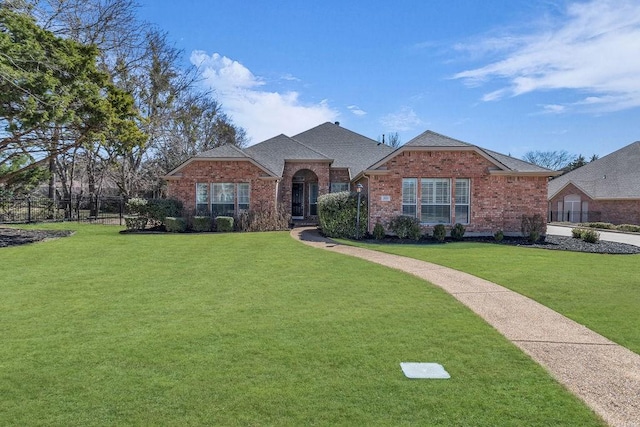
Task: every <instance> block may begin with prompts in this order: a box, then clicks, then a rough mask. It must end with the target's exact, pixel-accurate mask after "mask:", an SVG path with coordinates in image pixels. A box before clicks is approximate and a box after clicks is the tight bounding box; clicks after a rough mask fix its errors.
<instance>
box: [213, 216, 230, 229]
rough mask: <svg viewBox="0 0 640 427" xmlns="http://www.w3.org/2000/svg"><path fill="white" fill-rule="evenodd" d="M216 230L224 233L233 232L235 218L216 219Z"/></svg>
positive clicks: (220, 217)
mask: <svg viewBox="0 0 640 427" xmlns="http://www.w3.org/2000/svg"><path fill="white" fill-rule="evenodd" d="M216 230H217V231H220V232H222V233H228V232H229V231H233V217H231V216H218V217H216Z"/></svg>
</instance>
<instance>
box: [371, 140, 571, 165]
mask: <svg viewBox="0 0 640 427" xmlns="http://www.w3.org/2000/svg"><path fill="white" fill-rule="evenodd" d="M415 150H438V151H447V150H451V151H461V150H462V151H475V152H476V153H478V154H479V155H481V156H482V157H484V158H486V159H487V160H489V161H490V162H491V163H493V164H494V166H495V167H494V168H493V169H491V171H490V173H495V174H522V175H527V174H528V175H542V176H554V175H557V174H559V172H556V171H552V170H550V169H546V168H543V167H540V166H538V165H534V164H532V163H529V162H525V161H524V160H520V159H516V158H515V157H511V156H507V155H505V154H500V153H497V152H495V151H491V150H487V149H485V148H482V147H478V146H477V145H473V144H469V143H467V142H464V141H460V140H458V139H454V138H450V137H448V136H445V135H441V134H439V133H436V132H433V131H430V130H428V131H426V132H423V133H421V134H420V135H418V136H416V137H415V138H413V139H412V140H411V141H409V142H407V143H406V144H404V145H403V146H402V147H400V148H398V149H397V150H396V151H395V152H394V153H393V154H391V155H389V156H387V157H386V158H384V159H381V160H380V161H379V162H377V163H375V164H373V166H371V169H375V168H378V167H380V166H381V165H382V164H384V163H386V162H387V161H389V160H390V159H391V158H393V157H395V156H396V155H398V154H400V153H402V152H405V151H415Z"/></svg>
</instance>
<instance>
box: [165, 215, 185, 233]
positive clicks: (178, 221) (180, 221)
mask: <svg viewBox="0 0 640 427" xmlns="http://www.w3.org/2000/svg"><path fill="white" fill-rule="evenodd" d="M164 221H165V223H164V226H165V228H166V229H167V231H169V232H171V233H184V232H185V231H186V230H187V221H186V220H185V219H184V218H182V217H172V216H168V217H166V218H165V219H164Z"/></svg>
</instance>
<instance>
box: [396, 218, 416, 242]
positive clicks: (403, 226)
mask: <svg viewBox="0 0 640 427" xmlns="http://www.w3.org/2000/svg"><path fill="white" fill-rule="evenodd" d="M389 229H390V230H391V231H392V232H393V233H395V235H396V236H398V237H399V238H401V239H407V238H409V239H412V240H419V239H420V236H421V231H420V221H418V218H415V217H412V216H406V215H399V216H397V217H395V218H393V219H392V220H391V222H390V223H389Z"/></svg>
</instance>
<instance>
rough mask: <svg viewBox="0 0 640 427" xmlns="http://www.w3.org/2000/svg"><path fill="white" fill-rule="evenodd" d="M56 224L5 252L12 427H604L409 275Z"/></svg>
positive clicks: (2, 371)
mask: <svg viewBox="0 0 640 427" xmlns="http://www.w3.org/2000/svg"><path fill="white" fill-rule="evenodd" d="M54 227H55V228H65V227H67V228H73V229H77V233H76V234H75V235H74V236H72V237H68V238H63V239H58V240H54V241H48V242H41V243H37V244H32V245H27V246H21V247H11V248H0V265H2V276H1V277H2V280H1V285H0V331H1V332H0V337H1V342H2V345H1V346H0V396H2V398H1V399H0V425H20V426H25V425H64V426H90V425H179V426H184V425H203V424H206V425H346V426H353V425H443V426H451V425H456V426H467V425H468V426H509V425H511V426H524V425H526V426H549V425H576V426H594V425H603V424H602V422H601V421H600V420H599V419H598V418H597V417H596V416H595V415H594V414H593V413H592V412H591V411H590V410H589V409H588V408H587V407H586V406H584V405H583V404H582V403H581V402H580V401H578V400H577V399H576V398H575V397H574V396H572V395H571V394H569V393H568V392H567V391H566V390H565V389H564V388H563V387H562V386H560V385H559V384H557V383H556V382H555V381H554V380H553V379H552V378H551V377H549V376H548V374H546V372H545V371H544V370H543V369H542V368H541V367H539V366H538V365H537V364H535V363H534V362H533V361H531V360H530V359H529V358H528V357H527V356H526V355H524V354H523V353H522V352H520V351H519V350H518V349H517V348H516V347H514V346H513V345H512V344H511V343H509V342H507V341H506V340H505V339H504V338H503V337H502V336H501V335H499V334H498V333H497V332H496V331H495V330H493V329H492V328H491V327H489V326H488V325H487V324H485V323H484V322H483V321H482V320H481V319H479V318H478V317H477V316H475V315H474V314H473V313H471V312H470V311H469V310H467V309H466V308H465V307H463V306H462V305H461V304H459V303H458V302H456V301H455V300H454V299H453V298H452V297H450V296H449V295H447V294H445V293H444V292H443V291H441V290H440V289H438V288H436V287H434V286H431V285H429V284H427V283H425V282H423V281H420V280H418V279H417V278H414V277H412V276H409V275H406V274H404V273H400V272H397V271H394V270H391V269H387V268H384V267H381V266H378V265H374V264H371V263H367V262H365V261H362V260H358V259H355V258H351V257H346V256H342V255H339V254H333V253H329V252H326V251H321V250H317V249H313V248H310V247H307V246H305V245H303V244H301V243H299V242H296V241H294V240H293V239H291V237H290V236H289V235H288V233H251V234H200V235H194V234H192V235H120V234H118V230H119V228H117V227H109V226H97V225H93V226H87V225H80V224H63V225H47V226H40V228H54ZM443 248H444V247H443ZM407 249H409V248H407ZM438 250H439V251H442V250H443V249H438ZM438 250H436V252H437V251H438ZM469 250H470V251H471V252H473V253H475V252H478V251H479V248H477V249H472V248H469ZM450 252H451V253H453V252H455V251H450ZM462 252H464V251H462ZM480 252H481V251H480ZM529 253H532V252H529ZM533 253H535V252H533ZM525 255H526V254H524V253H523V255H522V256H523V257H525ZM402 361H413V362H416V361H421V362H439V363H442V364H443V365H444V367H445V368H446V369H447V370H448V371H449V372H450V374H451V375H452V378H451V379H450V380H409V379H406V378H405V377H404V376H403V374H402V372H401V370H400V366H399V363H400V362H402Z"/></svg>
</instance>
